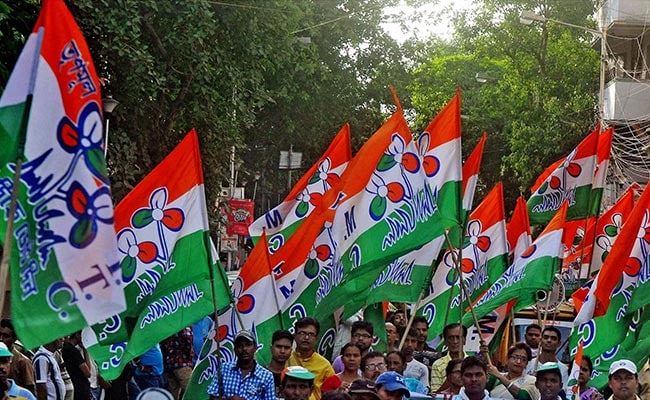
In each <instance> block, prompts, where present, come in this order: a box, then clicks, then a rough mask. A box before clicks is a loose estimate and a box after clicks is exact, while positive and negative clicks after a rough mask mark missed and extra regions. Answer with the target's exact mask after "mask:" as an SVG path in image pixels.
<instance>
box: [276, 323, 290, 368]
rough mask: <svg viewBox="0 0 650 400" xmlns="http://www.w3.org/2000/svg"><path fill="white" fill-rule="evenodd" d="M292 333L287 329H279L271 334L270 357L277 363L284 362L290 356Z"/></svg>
mask: <svg viewBox="0 0 650 400" xmlns="http://www.w3.org/2000/svg"><path fill="white" fill-rule="evenodd" d="M292 346H293V334H292V333H291V332H289V331H287V330H284V329H279V330H277V331H275V332H273V336H271V358H272V359H273V361H275V362H277V363H278V364H284V363H286V362H287V360H288V359H289V357H291V347H292Z"/></svg>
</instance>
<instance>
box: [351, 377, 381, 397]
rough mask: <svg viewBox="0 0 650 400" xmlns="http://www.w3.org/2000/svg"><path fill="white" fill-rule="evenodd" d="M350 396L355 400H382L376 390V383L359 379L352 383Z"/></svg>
mask: <svg viewBox="0 0 650 400" xmlns="http://www.w3.org/2000/svg"><path fill="white" fill-rule="evenodd" d="M348 394H349V395H350V396H351V397H352V399H353V400H381V399H380V398H379V396H378V395H377V390H376V389H375V382H373V381H371V380H369V379H357V380H356V381H354V382H352V384H351V385H350V388H349V389H348Z"/></svg>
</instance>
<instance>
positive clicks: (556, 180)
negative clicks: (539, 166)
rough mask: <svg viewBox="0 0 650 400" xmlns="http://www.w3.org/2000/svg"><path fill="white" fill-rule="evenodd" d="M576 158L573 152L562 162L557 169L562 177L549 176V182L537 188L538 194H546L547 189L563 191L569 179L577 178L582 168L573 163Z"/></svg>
mask: <svg viewBox="0 0 650 400" xmlns="http://www.w3.org/2000/svg"><path fill="white" fill-rule="evenodd" d="M575 156H576V151H575V150H573V152H572V153H571V154H569V156H567V158H566V159H565V160H564V162H562V165H561V166H560V167H559V170H560V171H561V175H562V177H560V176H558V175H559V174H558V175H555V174H554V175H553V176H551V179H550V180H547V181H546V182H544V183H543V184H542V186H540V187H539V189H538V193H540V194H542V193H544V192H546V190H547V189H549V188H550V189H551V190H562V189H565V188H564V185H565V184H566V182H567V180H568V179H569V177H571V178H577V177H578V176H580V174H581V173H582V167H581V166H580V164H578V163H575V162H573V159H574V158H575Z"/></svg>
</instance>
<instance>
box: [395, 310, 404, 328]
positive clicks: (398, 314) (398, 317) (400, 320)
mask: <svg viewBox="0 0 650 400" xmlns="http://www.w3.org/2000/svg"><path fill="white" fill-rule="evenodd" d="M392 322H393V325H395V327H397V328H399V327H400V326H401V327H402V328H405V327H406V312H404V310H397V311H395V314H393V321H392Z"/></svg>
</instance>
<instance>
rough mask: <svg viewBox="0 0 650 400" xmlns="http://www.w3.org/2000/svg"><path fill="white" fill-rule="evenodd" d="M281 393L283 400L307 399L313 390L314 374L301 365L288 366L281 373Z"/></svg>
mask: <svg viewBox="0 0 650 400" xmlns="http://www.w3.org/2000/svg"><path fill="white" fill-rule="evenodd" d="M281 375H282V376H281V395H280V396H279V397H280V398H283V399H284V400H307V399H309V397H310V396H311V392H312V391H313V390H314V374H312V373H311V372H309V370H307V369H306V368H303V367H298V366H294V367H288V368H285V369H284V370H283V371H282V374H281Z"/></svg>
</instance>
